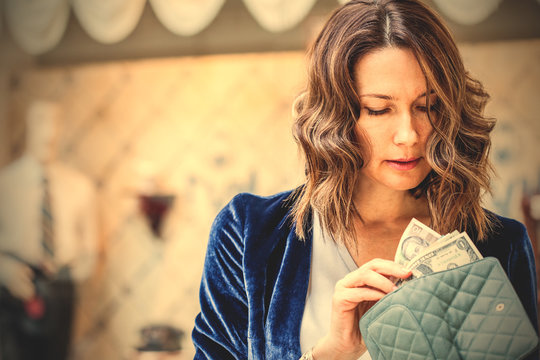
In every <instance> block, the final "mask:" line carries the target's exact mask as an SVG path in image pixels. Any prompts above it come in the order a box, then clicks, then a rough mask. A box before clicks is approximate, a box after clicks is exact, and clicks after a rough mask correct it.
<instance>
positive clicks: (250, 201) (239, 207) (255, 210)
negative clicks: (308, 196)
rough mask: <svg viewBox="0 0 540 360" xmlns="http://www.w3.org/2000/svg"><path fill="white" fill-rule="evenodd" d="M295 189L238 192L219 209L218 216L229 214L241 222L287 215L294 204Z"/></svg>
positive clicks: (267, 219)
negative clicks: (274, 191) (261, 193)
mask: <svg viewBox="0 0 540 360" xmlns="http://www.w3.org/2000/svg"><path fill="white" fill-rule="evenodd" d="M295 193H296V190H287V191H283V192H279V193H276V194H273V195H267V196H262V195H256V194H252V193H247V192H244V193H239V194H237V195H236V196H234V197H233V198H232V200H230V201H229V202H228V203H227V204H226V205H225V206H224V207H223V209H222V210H221V211H220V214H219V215H218V218H219V217H220V216H227V217H229V216H231V215H232V217H233V218H234V219H236V220H238V221H241V222H245V221H255V220H256V219H259V220H262V221H264V220H266V221H270V220H271V219H275V218H282V217H286V216H288V214H289V213H290V211H291V209H292V206H293V204H294V198H295Z"/></svg>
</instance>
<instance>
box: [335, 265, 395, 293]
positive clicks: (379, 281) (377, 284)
mask: <svg viewBox="0 0 540 360" xmlns="http://www.w3.org/2000/svg"><path fill="white" fill-rule="evenodd" d="M363 286H369V287H372V288H375V289H378V290H380V291H382V292H383V293H389V292H391V291H393V290H395V289H396V285H395V284H394V283H393V282H392V281H390V279H388V278H387V277H386V276H384V275H381V274H379V273H377V272H375V271H373V270H368V269H359V271H353V272H351V273H349V274H347V275H345V277H344V278H343V279H342V280H340V281H338V283H337V284H336V290H338V291H339V288H341V287H343V288H355V287H356V288H358V287H363Z"/></svg>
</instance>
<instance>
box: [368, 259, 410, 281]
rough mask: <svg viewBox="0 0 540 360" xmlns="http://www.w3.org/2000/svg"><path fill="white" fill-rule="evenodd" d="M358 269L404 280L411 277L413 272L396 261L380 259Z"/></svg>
mask: <svg viewBox="0 0 540 360" xmlns="http://www.w3.org/2000/svg"><path fill="white" fill-rule="evenodd" d="M358 269H359V270H360V269H369V270H373V271H376V272H378V273H380V274H383V275H387V276H396V277H399V278H402V279H404V278H407V277H409V276H410V275H411V271H410V270H408V269H407V268H405V267H404V266H402V265H400V264H398V263H396V262H394V261H390V260H385V259H378V258H375V259H372V260H370V261H368V262H367V263H365V264H364V265H362V266H360V267H359V268H358Z"/></svg>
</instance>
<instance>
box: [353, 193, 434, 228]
mask: <svg viewBox="0 0 540 360" xmlns="http://www.w3.org/2000/svg"><path fill="white" fill-rule="evenodd" d="M354 203H355V206H356V209H357V210H358V212H359V214H360V217H361V218H362V223H363V224H364V225H370V224H381V223H392V222H401V221H407V222H408V221H410V219H411V218H413V217H416V218H423V219H424V220H425V218H429V208H428V203H427V200H426V199H425V197H420V198H415V197H414V196H413V195H412V194H411V193H410V192H409V191H407V190H405V191H400V190H392V189H388V188H382V187H378V188H368V189H359V190H358V191H357V193H356V194H355V198H354Z"/></svg>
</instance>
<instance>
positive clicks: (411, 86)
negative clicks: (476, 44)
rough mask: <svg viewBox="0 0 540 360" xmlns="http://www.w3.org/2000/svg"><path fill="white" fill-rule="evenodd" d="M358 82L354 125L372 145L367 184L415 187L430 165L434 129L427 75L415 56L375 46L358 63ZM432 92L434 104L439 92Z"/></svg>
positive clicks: (363, 176) (363, 178)
mask: <svg viewBox="0 0 540 360" xmlns="http://www.w3.org/2000/svg"><path fill="white" fill-rule="evenodd" d="M355 83H356V87H357V91H358V94H359V95H360V106H361V110H360V117H359V119H358V121H357V123H356V128H355V131H356V133H357V136H358V138H359V139H366V140H368V142H369V145H370V147H369V149H370V153H369V158H368V159H366V160H367V162H366V164H365V165H364V167H363V168H362V170H361V176H360V181H361V182H362V185H366V186H368V189H374V188H373V187H374V186H375V187H379V186H383V187H386V188H390V189H393V190H409V189H413V188H415V187H416V186H418V185H419V184H420V183H421V182H422V180H424V178H425V177H426V176H427V175H428V173H429V172H430V171H431V167H430V166H429V165H428V163H427V161H426V159H425V153H426V143H427V139H428V137H429V135H430V134H431V132H432V130H433V129H432V126H431V124H430V122H429V119H428V116H427V108H426V100H427V98H426V80H425V77H424V74H423V73H422V70H421V69H420V65H419V64H418V61H417V60H416V57H415V56H414V54H413V53H412V52H411V51H410V50H407V49H399V48H394V47H387V48H382V49H380V50H376V51H373V52H370V53H368V54H367V55H365V56H363V57H362V58H361V59H360V60H359V61H358V62H357V64H356V66H355ZM429 96H430V104H431V108H432V110H433V109H434V105H433V104H435V103H436V101H437V97H436V95H435V94H430V95H429ZM435 106H436V105H435ZM431 115H432V117H433V116H434V115H435V114H434V113H432V114H431Z"/></svg>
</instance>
